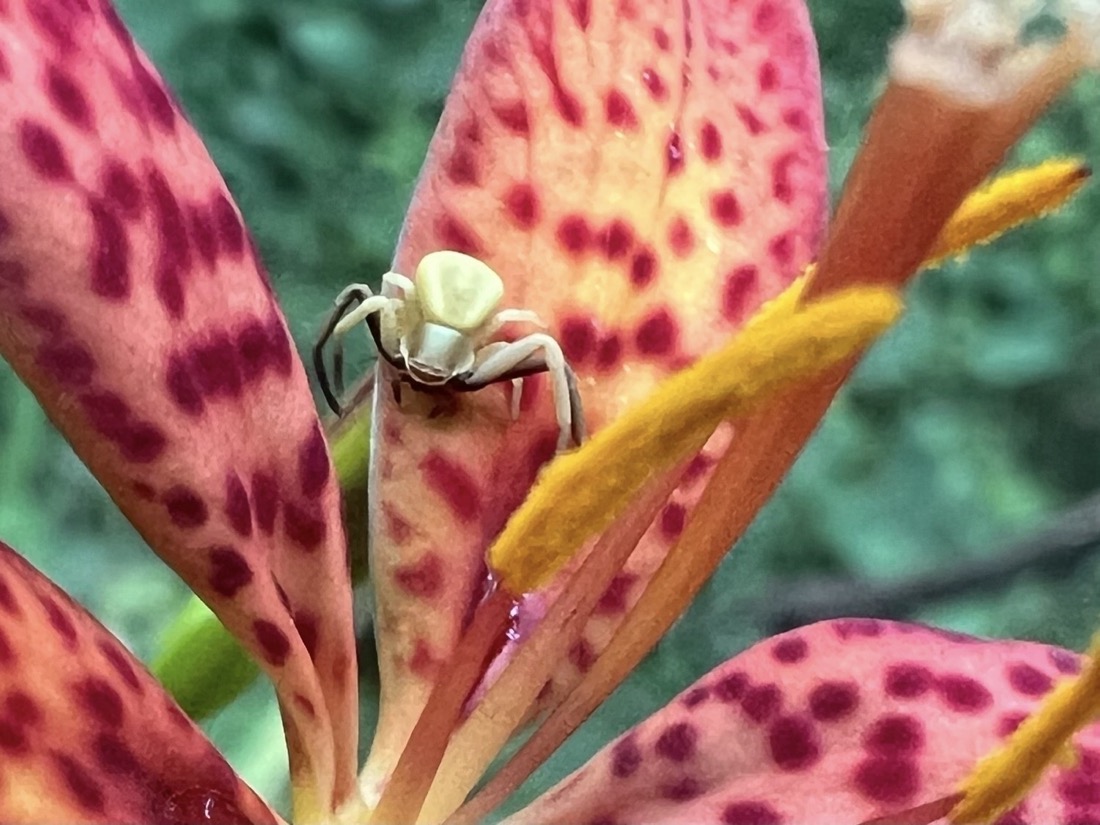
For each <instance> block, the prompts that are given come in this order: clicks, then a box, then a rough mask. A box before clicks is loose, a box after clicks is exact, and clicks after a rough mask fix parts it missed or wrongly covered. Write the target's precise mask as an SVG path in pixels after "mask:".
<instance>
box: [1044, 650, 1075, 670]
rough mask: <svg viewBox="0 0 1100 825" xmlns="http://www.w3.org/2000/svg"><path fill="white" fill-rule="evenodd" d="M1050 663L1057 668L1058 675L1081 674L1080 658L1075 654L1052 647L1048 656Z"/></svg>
mask: <svg viewBox="0 0 1100 825" xmlns="http://www.w3.org/2000/svg"><path fill="white" fill-rule="evenodd" d="M1048 655H1049V656H1050V661H1051V663H1052V664H1053V665H1054V666H1055V667H1056V668H1058V671H1059V672H1060V673H1066V674H1070V675H1072V674H1075V673H1080V672H1081V657H1080V656H1078V655H1077V654H1076V653H1072V652H1070V651H1068V650H1063V649H1062V648H1060V647H1053V648H1051V649H1050V652H1049V654H1048Z"/></svg>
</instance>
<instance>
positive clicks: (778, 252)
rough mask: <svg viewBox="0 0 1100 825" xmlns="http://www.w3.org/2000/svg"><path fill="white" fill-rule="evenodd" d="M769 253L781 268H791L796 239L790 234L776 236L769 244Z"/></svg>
mask: <svg viewBox="0 0 1100 825" xmlns="http://www.w3.org/2000/svg"><path fill="white" fill-rule="evenodd" d="M768 252H769V253H770V254H771V256H772V258H773V259H774V260H775V263H776V264H777V265H779V266H780V267H784V268H785V267H787V266H790V263H791V261H792V260H793V259H794V237H793V236H792V235H791V233H789V232H785V233H783V234H782V235H776V236H775V237H774V238H772V239H771V241H770V242H769V243H768Z"/></svg>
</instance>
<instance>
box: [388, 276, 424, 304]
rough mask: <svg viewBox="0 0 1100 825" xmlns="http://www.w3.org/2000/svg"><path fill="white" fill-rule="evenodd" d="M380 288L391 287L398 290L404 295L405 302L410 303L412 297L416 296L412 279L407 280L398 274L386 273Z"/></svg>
mask: <svg viewBox="0 0 1100 825" xmlns="http://www.w3.org/2000/svg"><path fill="white" fill-rule="evenodd" d="M382 286H383V287H386V286H392V287H394V288H396V289H400V290H401V291H402V292H404V293H405V300H406V301H411V300H412V299H413V296H414V295H416V284H414V283H413V282H412V278H407V277H405V276H404V275H402V274H401V273H399V272H387V273H386V274H385V275H383V276H382Z"/></svg>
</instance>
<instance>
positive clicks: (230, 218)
mask: <svg viewBox="0 0 1100 825" xmlns="http://www.w3.org/2000/svg"><path fill="white" fill-rule="evenodd" d="M213 214H214V230H215V231H216V232H217V235H218V246H219V247H221V248H222V249H224V250H226V251H227V252H228V253H229V254H230V255H232V256H234V257H239V256H240V254H241V253H242V252H244V226H243V224H241V219H240V217H239V216H238V215H237V210H236V209H234V208H233V204H232V203H230V202H229V198H227V197H226V196H225V195H224V194H222V193H221V192H219V193H218V194H217V195H215V196H214V206H213Z"/></svg>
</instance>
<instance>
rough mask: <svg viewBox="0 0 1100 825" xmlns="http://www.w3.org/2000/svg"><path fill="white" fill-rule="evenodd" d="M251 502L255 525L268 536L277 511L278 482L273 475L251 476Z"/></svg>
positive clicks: (271, 531)
mask: <svg viewBox="0 0 1100 825" xmlns="http://www.w3.org/2000/svg"><path fill="white" fill-rule="evenodd" d="M252 504H253V507H255V510H256V526H258V527H259V528H260V530H261V531H263V532H264V533H266V534H267V535H269V536H270V535H271V534H272V533H273V532H274V530H275V516H276V515H277V514H278V512H279V484H278V482H277V481H276V480H275V478H274V476H271V475H269V474H268V473H256V474H255V475H253V476H252Z"/></svg>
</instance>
